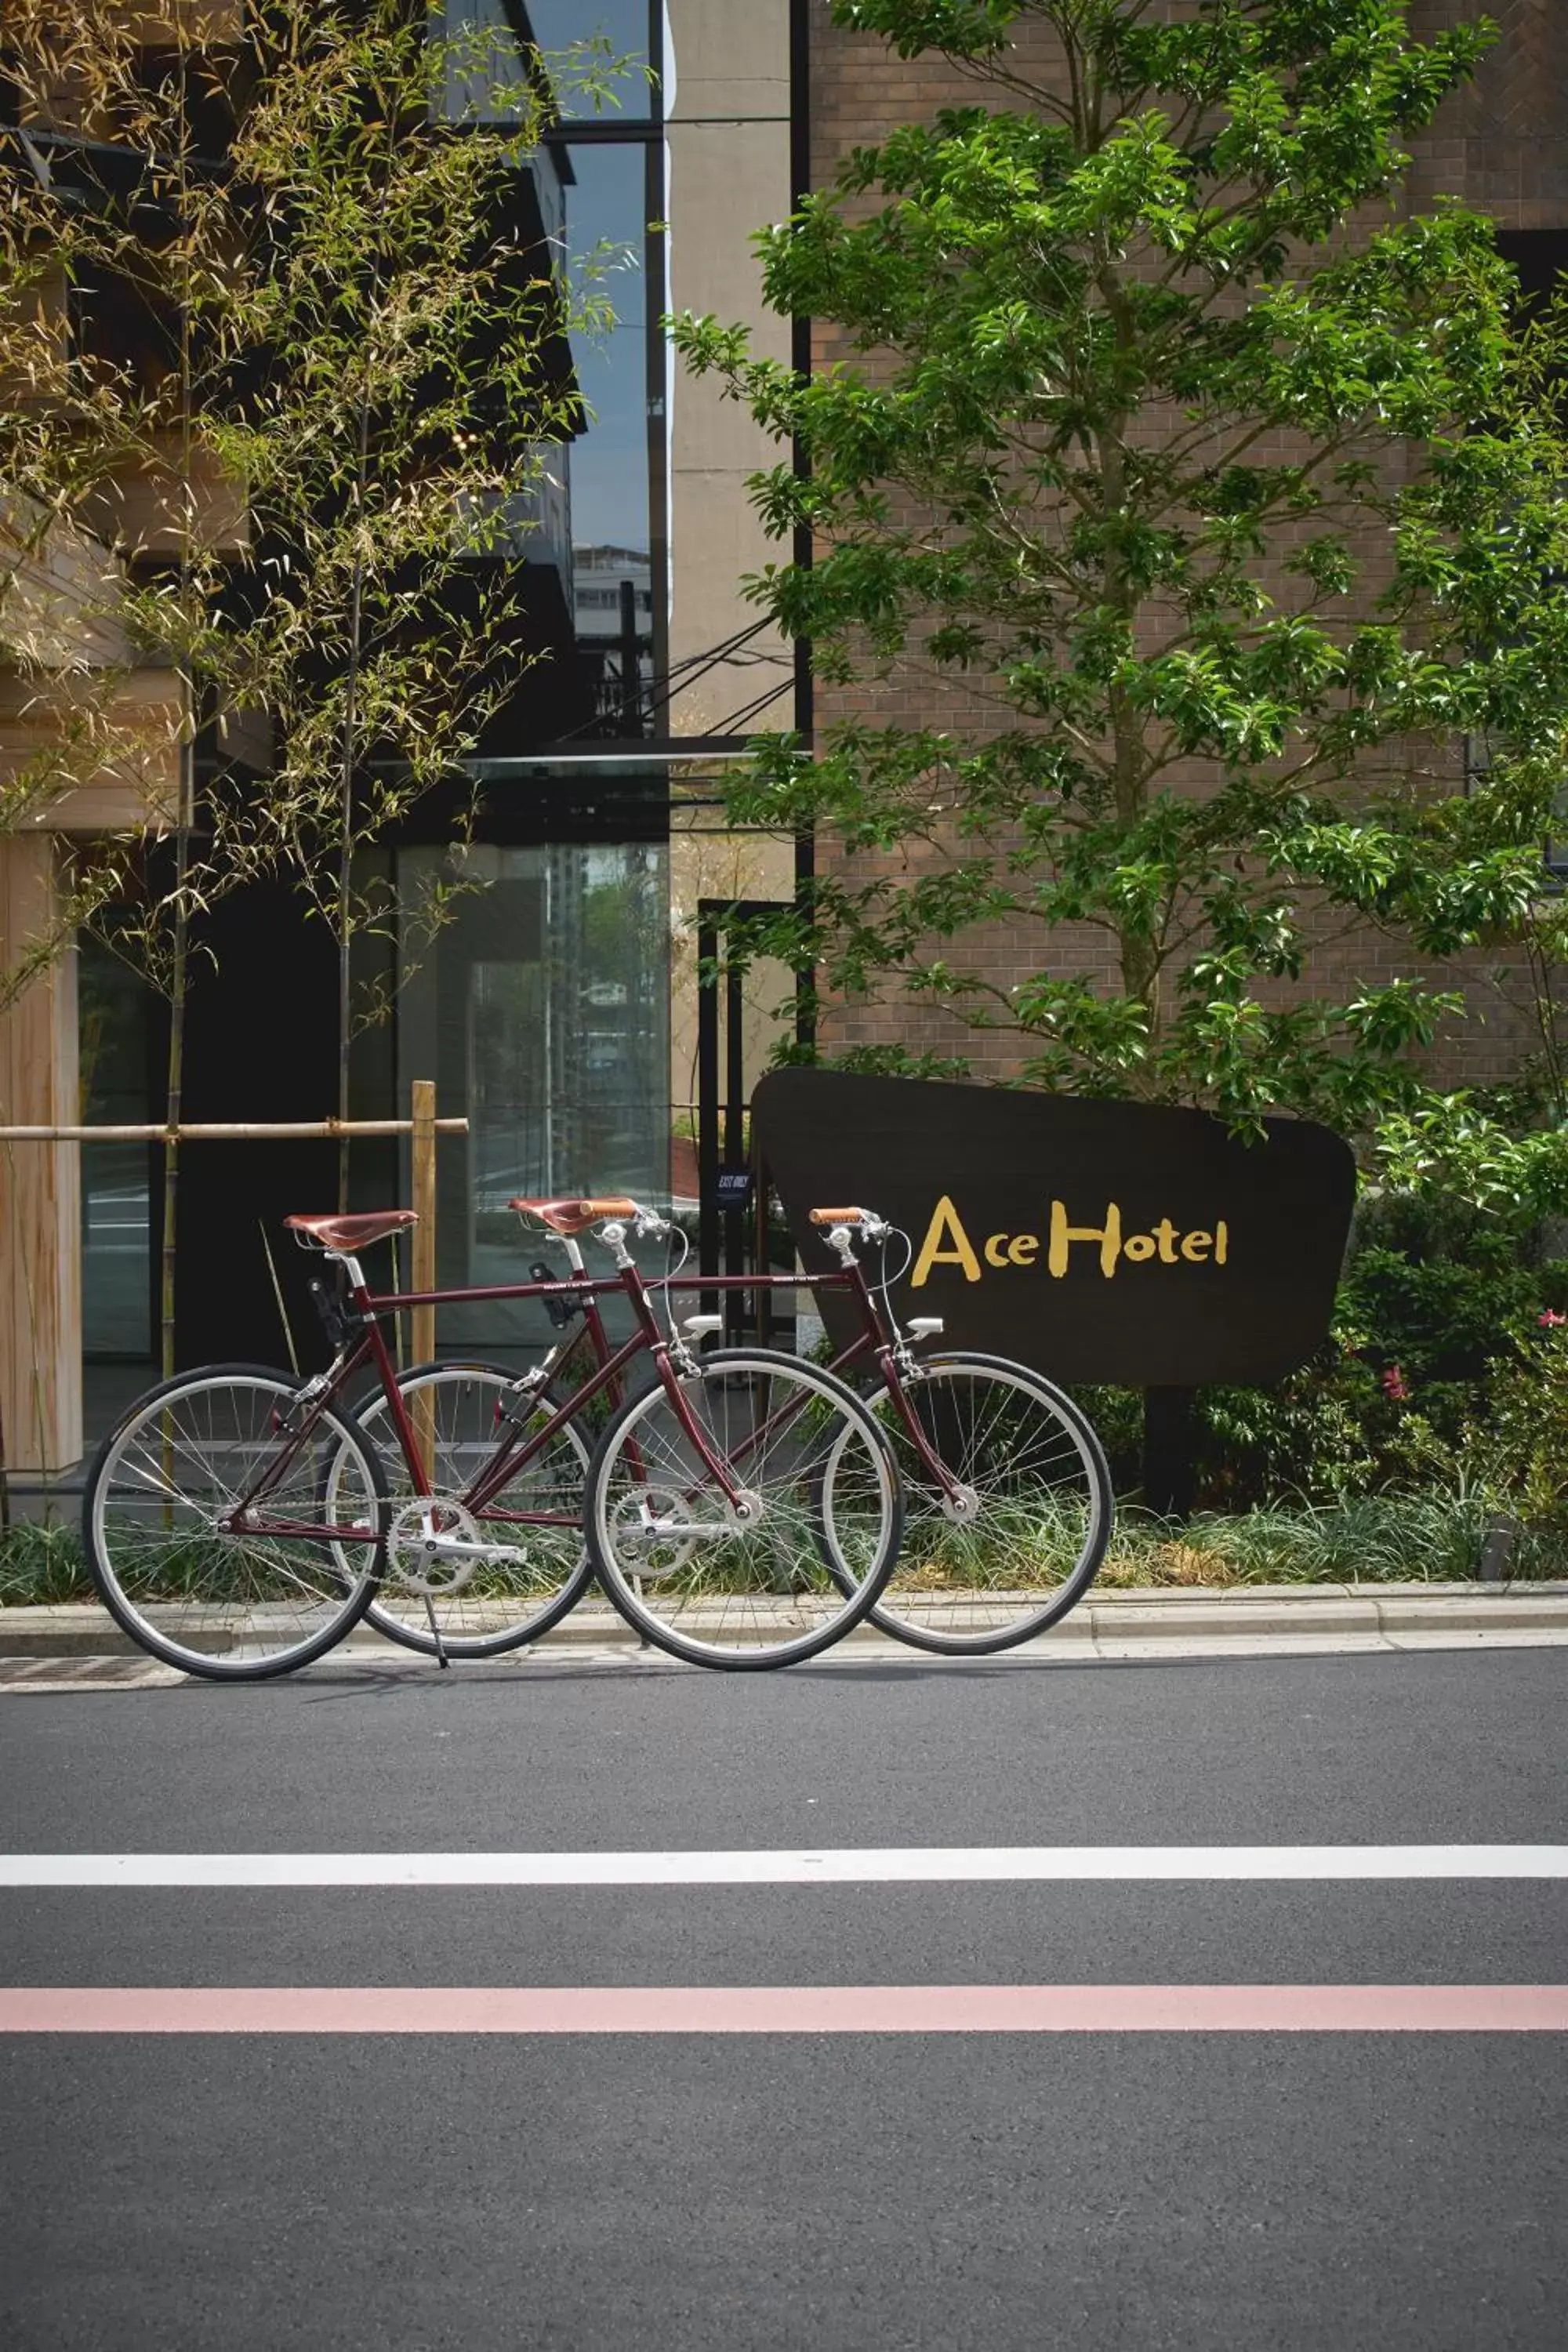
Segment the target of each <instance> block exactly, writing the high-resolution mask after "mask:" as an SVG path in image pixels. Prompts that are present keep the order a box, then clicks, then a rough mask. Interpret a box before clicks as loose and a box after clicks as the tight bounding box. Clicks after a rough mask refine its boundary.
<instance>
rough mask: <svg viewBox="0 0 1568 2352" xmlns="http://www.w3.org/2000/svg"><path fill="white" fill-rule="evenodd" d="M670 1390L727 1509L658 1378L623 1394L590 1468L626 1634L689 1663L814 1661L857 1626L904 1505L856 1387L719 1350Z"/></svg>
mask: <svg viewBox="0 0 1568 2352" xmlns="http://www.w3.org/2000/svg"><path fill="white" fill-rule="evenodd" d="M677 1385H678V1388H679V1394H680V1397H681V1400H682V1402H683V1404H684V1407H685V1410H686V1412H687V1413H689V1415H690V1418H691V1421H692V1423H694V1424H695V1427H696V1428H697V1429H698V1430H699V1431H700V1433H701V1436H702V1439H703V1442H704V1444H706V1446H707V1448H708V1450H709V1452H710V1454H711V1455H712V1456H713V1458H714V1459H715V1460H716V1461H717V1462H718V1463H719V1464H720V1465H721V1466H722V1467H723V1469H724V1471H725V1473H726V1475H727V1477H728V1479H729V1482H730V1484H731V1486H732V1487H733V1488H734V1489H735V1490H736V1492H737V1495H738V1496H739V1501H738V1502H732V1501H731V1498H730V1497H729V1496H727V1495H726V1493H725V1491H724V1488H723V1486H721V1484H720V1482H719V1481H717V1480H716V1479H715V1478H714V1476H713V1475H712V1473H711V1472H710V1470H709V1468H708V1467H707V1465H706V1464H705V1463H704V1461H703V1459H702V1455H701V1453H700V1450H699V1448H698V1446H697V1445H696V1444H694V1442H693V1438H692V1435H691V1433H690V1430H689V1428H688V1427H687V1426H686V1423H685V1422H684V1421H683V1419H682V1415H681V1413H680V1412H679V1411H678V1409H677V1407H676V1405H675V1404H674V1402H672V1400H671V1398H670V1395H669V1393H668V1391H667V1390H666V1389H665V1388H664V1386H663V1385H662V1384H660V1385H659V1386H658V1387H656V1388H654V1389H651V1390H648V1391H645V1392H644V1393H643V1394H642V1395H640V1396H637V1397H633V1398H631V1399H630V1400H629V1401H628V1402H626V1404H625V1405H624V1406H623V1407H622V1408H621V1410H620V1412H617V1413H616V1415H615V1417H614V1418H613V1419H612V1420H611V1422H610V1423H608V1425H607V1427H606V1428H605V1433H604V1435H603V1437H602V1438H601V1439H600V1441H599V1444H598V1448H597V1450H596V1452H595V1456H594V1460H593V1462H592V1464H591V1465H590V1467H589V1472H588V1504H587V1514H586V1528H587V1537H588V1549H589V1551H590V1553H591V1555H592V1557H593V1560H594V1565H595V1570H597V1573H598V1576H599V1580H600V1582H601V1583H602V1584H603V1586H604V1588H605V1591H606V1592H607V1593H608V1595H609V1597H610V1599H611V1601H614V1603H615V1605H616V1608H617V1609H618V1610H619V1611H620V1612H621V1614H622V1615H623V1616H624V1617H625V1618H626V1620H627V1622H629V1623H630V1624H632V1625H634V1626H635V1627H636V1628H637V1631H638V1633H643V1634H645V1635H646V1636H647V1639H648V1640H649V1641H650V1642H655V1643H658V1646H659V1647H660V1649H663V1650H668V1652H669V1654H670V1655H671V1656H672V1657H677V1658H684V1659H687V1660H688V1661H689V1662H690V1663H691V1664H694V1665H701V1666H726V1667H739V1668H755V1667H763V1666H784V1665H791V1664H795V1663H796V1662H797V1661H799V1660H801V1659H803V1658H810V1657H815V1656H816V1654H817V1653H818V1652H819V1651H821V1650H825V1649H826V1648H827V1646H828V1644H829V1643H833V1642H837V1641H838V1640H839V1639H840V1638H841V1637H842V1635H844V1634H845V1633H848V1632H849V1630H850V1628H851V1627H852V1626H854V1625H857V1624H858V1623H859V1622H860V1620H861V1619H862V1618H863V1617H864V1616H865V1615H866V1613H867V1612H868V1610H869V1609H870V1607H871V1605H872V1603H873V1601H875V1600H876V1598H877V1595H878V1593H879V1591H881V1589H882V1587H883V1585H884V1583H885V1582H886V1580H887V1578H888V1574H889V1570H890V1569H891V1568H892V1565H893V1562H894V1560H895V1559H897V1557H898V1549H899V1536H900V1528H901V1524H902V1517H903V1507H902V1501H901V1498H900V1493H899V1485H898V1479H897V1476H896V1475H895V1472H894V1468H893V1461H892V1455H891V1453H890V1451H889V1447H888V1446H887V1444H885V1443H884V1441H883V1439H882V1438H881V1436H880V1435H879V1432H878V1429H877V1425H876V1423H875V1422H874V1421H873V1420H872V1418H871V1416H870V1414H869V1413H868V1412H867V1410H866V1408H865V1406H864V1405H863V1404H862V1403H861V1402H860V1401H859V1399H858V1397H857V1396H856V1395H855V1393H854V1391H853V1390H851V1389H848V1388H846V1387H845V1385H844V1383H843V1382H842V1381H838V1380H836V1379H835V1378H834V1377H833V1375H832V1374H831V1373H829V1372H825V1371H823V1370H820V1369H819V1368H818V1367H817V1366H816V1365H815V1364H808V1363H806V1362H805V1361H803V1360H801V1359H800V1358H798V1357H795V1356H786V1355H783V1354H779V1353H775V1352H773V1350H771V1349H745V1348H735V1349H719V1350H717V1351H716V1352H715V1353H713V1354H712V1355H710V1356H704V1357H703V1358H702V1359H701V1360H700V1363H699V1365H698V1366H697V1369H696V1370H695V1371H694V1372H691V1373H689V1374H688V1375H686V1376H685V1377H684V1378H679V1377H678V1381H677ZM830 1460H831V1461H832V1463H833V1465H834V1502H835V1508H834V1521H833V1529H832V1534H831V1538H830V1539H825V1530H824V1521H823V1516H822V1509H821V1494H822V1486H823V1477H824V1472H825V1469H826V1465H827V1463H828V1462H829V1461H830Z"/></svg>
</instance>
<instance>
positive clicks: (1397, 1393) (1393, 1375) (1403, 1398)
mask: <svg viewBox="0 0 1568 2352" xmlns="http://www.w3.org/2000/svg"><path fill="white" fill-rule="evenodd" d="M1383 1393H1384V1396H1385V1397H1386V1398H1387V1399H1388V1401H1389V1402H1390V1403H1391V1404H1406V1403H1408V1402H1409V1399H1410V1391H1409V1390H1408V1389H1407V1388H1406V1387H1405V1374H1404V1373H1403V1372H1402V1371H1401V1370H1400V1369H1399V1366H1398V1365H1397V1364H1390V1366H1389V1368H1388V1370H1387V1371H1385V1372H1384V1376H1383Z"/></svg>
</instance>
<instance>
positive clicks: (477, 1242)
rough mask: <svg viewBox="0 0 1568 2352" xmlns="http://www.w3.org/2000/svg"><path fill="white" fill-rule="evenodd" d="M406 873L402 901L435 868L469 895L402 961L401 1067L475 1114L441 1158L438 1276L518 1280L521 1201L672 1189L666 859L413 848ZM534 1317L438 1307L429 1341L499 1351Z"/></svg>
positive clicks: (523, 1311) (626, 851)
mask: <svg viewBox="0 0 1568 2352" xmlns="http://www.w3.org/2000/svg"><path fill="white" fill-rule="evenodd" d="M399 868H400V872H399V880H400V895H401V897H402V900H403V903H404V905H405V908H409V907H412V906H413V905H415V904H416V902H417V901H418V900H419V899H420V898H422V897H424V896H426V895H427V894H428V890H429V888H430V887H431V885H432V884H434V883H435V882H436V881H437V879H438V878H439V877H441V876H443V875H452V874H460V875H461V877H462V878H463V879H465V880H466V881H467V882H468V884H470V885H472V886H475V887H470V888H469V889H468V892H467V893H466V894H464V895H462V896H459V898H458V899H457V900H456V901H455V903H454V905H453V907H452V908H451V911H450V916H449V919H448V920H447V924H446V926H445V927H444V929H442V930H441V931H440V933H439V934H438V935H437V940H435V942H434V943H433V945H432V944H429V943H426V942H423V941H422V940H420V939H419V937H418V936H417V933H416V930H414V929H411V930H410V932H409V935H408V936H407V937H406V938H405V941H404V943H403V948H402V954H401V958H400V962H401V972H400V980H401V987H400V992H399V999H398V1021H399V1038H398V1050H399V1055H400V1058H401V1059H403V1060H404V1061H405V1064H406V1066H407V1067H408V1068H409V1069H410V1070H414V1069H416V1068H417V1069H419V1070H421V1071H424V1070H429V1071H433V1072H434V1074H435V1077H436V1083H437V1098H438V1100H439V1101H440V1103H441V1106H442V1108H443V1110H444V1111H447V1110H449V1111H451V1112H452V1113H454V1114H456V1115H458V1116H463V1117H466V1118H468V1137H467V1139H466V1140H465V1141H464V1142H463V1143H462V1144H458V1145H454V1146H452V1147H450V1148H447V1147H443V1155H442V1157H441V1158H440V1160H438V1163H437V1177H438V1182H439V1185H440V1213H439V1217H438V1221H437V1243H438V1250H439V1263H440V1278H441V1281H442V1282H443V1284H450V1285H461V1284H465V1283H473V1284H487V1283H506V1282H516V1281H522V1280H525V1279H526V1278H527V1269H526V1260H527V1258H528V1255H529V1243H528V1240H527V1237H526V1236H524V1235H523V1234H521V1230H520V1228H519V1225H518V1223H517V1219H516V1217H515V1216H514V1215H513V1214H512V1213H511V1212H510V1210H509V1209H508V1207H507V1202H508V1201H509V1200H510V1199H511V1198H512V1196H513V1195H514V1194H517V1193H524V1194H535V1195H537V1194H551V1193H573V1192H578V1193H593V1192H601V1193H605V1192H608V1193H619V1192H629V1193H631V1194H633V1195H634V1196H635V1197H637V1198H639V1199H645V1200H646V1199H662V1198H664V1197H666V1195H667V1194H668V1184H669V1171H668V1150H669V1145H668V1125H669V1122H668V1093H669V1078H668V1060H669V1007H668V895H669V884H668V849H667V848H666V846H665V845H664V844H663V843H660V842H607V843H603V844H595V843H582V842H553V843H550V844H548V845H544V846H542V847H538V848H498V847H489V846H478V845H477V846H474V847H471V848H469V849H468V850H467V851H463V852H458V853H452V852H448V851H444V850H440V849H429V850H407V851H405V852H403V853H402V854H401V856H400V859H399ZM465 1161H466V1163H467V1164H466V1166H465V1165H464V1164H463V1163H464V1162H465ZM535 1254H537V1253H535ZM601 1270H602V1269H601ZM539 1319H540V1318H539V1310H538V1308H537V1307H533V1306H531V1305H528V1306H512V1307H509V1306H507V1305H506V1304H505V1302H500V1301H496V1302H482V1303H477V1304H476V1305H474V1306H472V1307H452V1308H450V1309H448V1310H445V1311H444V1312H443V1314H442V1317H441V1323H440V1332H439V1337H440V1339H441V1343H442V1345H444V1346H454V1345H456V1346H465V1347H485V1348H494V1347H500V1348H505V1347H506V1346H508V1345H510V1344H514V1343H515V1344H523V1343H527V1342H531V1341H533V1340H536V1339H537V1338H538V1336H539V1335H538V1330H537V1328H536V1327H537V1325H538V1323H539Z"/></svg>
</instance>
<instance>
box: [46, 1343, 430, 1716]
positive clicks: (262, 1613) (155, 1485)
mask: <svg viewBox="0 0 1568 2352" xmlns="http://www.w3.org/2000/svg"><path fill="white" fill-rule="evenodd" d="M313 1415H314V1417H313V1418H310V1415H309V1413H308V1412H302V1411H301V1410H300V1383H299V1382H298V1381H295V1380H292V1379H291V1378H290V1377H289V1374H288V1373H286V1372H274V1371H268V1370H263V1369H261V1368H259V1367H258V1366H255V1365H250V1364H213V1365H209V1366H207V1367H206V1368H205V1370H201V1371H198V1372H186V1373H183V1374H182V1375H181V1376H180V1377H179V1378H177V1379H175V1380H173V1381H164V1382H163V1385H162V1387H160V1388H155V1389H151V1390H149V1391H148V1392H147V1394H146V1395H145V1396H143V1397H140V1398H138V1400H137V1402H135V1403H134V1404H133V1405H132V1407H131V1409H130V1411H129V1412H126V1413H125V1414H124V1415H123V1416H122V1418H121V1421H120V1423H119V1424H118V1425H117V1427H115V1428H114V1429H112V1430H111V1431H110V1433H109V1435H108V1436H107V1437H106V1438H105V1439H104V1442H103V1444H102V1445H101V1446H100V1448H99V1452H98V1456H97V1459H96V1460H95V1461H94V1463H93V1465H92V1469H91V1471H90V1473H89V1476H88V1481H87V1487H86V1491H85V1493H84V1495H83V1497H82V1535H83V1540H84V1544H85V1547H86V1551H87V1559H88V1566H89V1570H90V1571H91V1574H92V1580H93V1582H94V1583H95V1584H96V1585H97V1587H98V1590H99V1593H100V1598H101V1599H102V1601H103V1604H104V1606H105V1608H106V1609H107V1610H108V1611H109V1612H110V1616H112V1617H113V1618H114V1620H115V1622H117V1623H118V1624H119V1625H121V1627H122V1628H123V1629H124V1631H125V1632H126V1633H129V1634H130V1636H131V1638H132V1641H133V1642H136V1643H139V1644H140V1646H141V1647H142V1649H144V1650H146V1651H149V1652H150V1653H151V1654H152V1655H153V1657H155V1658H162V1659H163V1661H164V1662H165V1663H166V1664H169V1665H172V1666H180V1667H182V1668H183V1669H184V1672H185V1673H186V1674H190V1675H206V1676H208V1677H209V1678H210V1679H212V1680H214V1681H216V1682H255V1681H258V1680H260V1679H261V1678H262V1677H263V1676H266V1675H282V1674H288V1673H289V1672H290V1671H291V1670H292V1669H293V1668H294V1667H295V1666H303V1665H308V1664H310V1661H311V1660H312V1659H313V1658H319V1657H321V1656H322V1655H323V1654H324V1653H325V1652H326V1651H328V1650H330V1649H331V1646H332V1644H333V1643H334V1642H339V1641H341V1640H342V1637H343V1635H344V1634H345V1633H348V1632H349V1630H350V1628H351V1627H352V1626H353V1625H354V1624H355V1623H356V1622H358V1620H359V1619H360V1618H361V1617H362V1616H363V1614H364V1611H365V1608H366V1606H367V1604H368V1602H369V1601H370V1597H371V1594H372V1592H373V1591H374V1589H375V1580H376V1578H377V1576H378V1575H379V1573H380V1570H381V1560H382V1546H383V1543H384V1535H385V1524H386V1489H385V1486H384V1481H383V1478H382V1475H381V1470H380V1467H379V1465H378V1464H377V1462H376V1460H375V1456H374V1451H373V1449H372V1448H371V1447H370V1446H369V1445H368V1444H366V1442H365V1440H364V1438H363V1436H362V1435H361V1434H360V1432H359V1430H358V1428H357V1427H356V1426H355V1424H354V1423H353V1420H352V1419H351V1418H350V1416H349V1415H348V1414H347V1413H346V1412H342V1410H341V1408H339V1407H337V1406H335V1405H319V1406H316V1407H315V1408H313ZM329 1468H331V1471H332V1474H333V1476H334V1480H335V1491H334V1495H333V1505H332V1517H331V1521H328V1520H327V1519H325V1518H324V1517H323V1516H322V1501H321V1498H322V1496H323V1494H324V1493H325V1489H326V1480H327V1473H328V1470H329Z"/></svg>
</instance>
